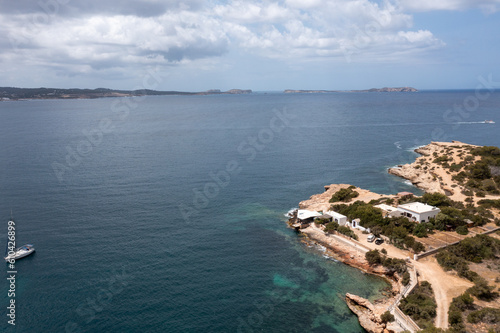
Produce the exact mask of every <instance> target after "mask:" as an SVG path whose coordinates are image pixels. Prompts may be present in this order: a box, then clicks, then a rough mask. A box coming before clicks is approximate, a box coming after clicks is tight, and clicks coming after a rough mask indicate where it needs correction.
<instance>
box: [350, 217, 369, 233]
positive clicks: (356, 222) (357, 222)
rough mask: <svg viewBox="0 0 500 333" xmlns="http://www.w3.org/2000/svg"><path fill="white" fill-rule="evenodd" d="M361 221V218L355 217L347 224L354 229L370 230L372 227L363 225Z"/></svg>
mask: <svg viewBox="0 0 500 333" xmlns="http://www.w3.org/2000/svg"><path fill="white" fill-rule="evenodd" d="M360 222H361V220H360V219H354V220H352V221H351V222H347V223H346V225H347V226H348V227H350V228H352V229H358V230H360V231H367V232H370V228H365V227H362V226H361V224H360Z"/></svg>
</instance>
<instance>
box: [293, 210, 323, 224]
mask: <svg viewBox="0 0 500 333" xmlns="http://www.w3.org/2000/svg"><path fill="white" fill-rule="evenodd" d="M320 216H321V214H320V213H318V212H315V211H312V210H307V209H299V210H298V211H297V218H298V219H299V220H300V221H301V222H302V223H311V222H312V221H313V220H314V218H316V217H320Z"/></svg>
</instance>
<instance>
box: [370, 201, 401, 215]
mask: <svg viewBox="0 0 500 333" xmlns="http://www.w3.org/2000/svg"><path fill="white" fill-rule="evenodd" d="M374 207H376V208H380V209H382V212H383V213H384V217H398V216H401V215H403V212H402V211H400V210H398V209H397V208H396V207H392V206H389V205H386V204H380V205H376V206H374Z"/></svg>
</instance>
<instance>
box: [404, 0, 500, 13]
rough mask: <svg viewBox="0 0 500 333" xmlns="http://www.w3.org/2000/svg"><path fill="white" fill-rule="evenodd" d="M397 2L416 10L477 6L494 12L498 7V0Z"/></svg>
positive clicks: (463, 8)
mask: <svg viewBox="0 0 500 333" xmlns="http://www.w3.org/2000/svg"><path fill="white" fill-rule="evenodd" d="M398 3H399V5H400V6H401V8H403V9H404V10H410V11H416V12H425V11H434V10H466V9H470V8H479V9H481V10H483V11H484V12H485V13H494V12H496V11H498V10H499V9H500V0H440V1H435V0H420V1H415V0H399V1H398Z"/></svg>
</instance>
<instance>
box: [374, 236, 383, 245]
mask: <svg viewBox="0 0 500 333" xmlns="http://www.w3.org/2000/svg"><path fill="white" fill-rule="evenodd" d="M383 242H384V240H383V239H382V238H380V237H379V238H377V239H376V240H375V244H377V245H380V244H382V243H383Z"/></svg>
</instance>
